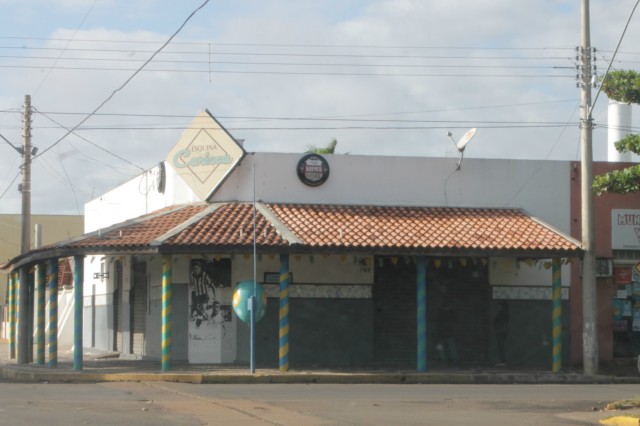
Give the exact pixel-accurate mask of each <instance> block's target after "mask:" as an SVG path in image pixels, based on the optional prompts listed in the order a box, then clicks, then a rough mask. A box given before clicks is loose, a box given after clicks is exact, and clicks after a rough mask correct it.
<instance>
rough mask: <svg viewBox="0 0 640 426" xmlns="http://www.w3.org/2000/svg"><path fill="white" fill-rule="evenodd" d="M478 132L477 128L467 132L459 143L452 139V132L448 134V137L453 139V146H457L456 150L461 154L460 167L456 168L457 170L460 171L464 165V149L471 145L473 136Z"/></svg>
mask: <svg viewBox="0 0 640 426" xmlns="http://www.w3.org/2000/svg"><path fill="white" fill-rule="evenodd" d="M476 130H478V129H476V128H475V127H474V128H473V129H469V130H467V132H466V133H465V134H464V135H462V137H461V138H460V139H459V140H458V142H457V143H456V141H454V140H453V138H452V137H451V132H447V136H449V138H450V139H451V142H453V144H454V145H455V146H456V149H457V150H458V152H459V153H460V160H459V161H458V166H457V167H456V170H460V165H461V164H462V158H463V157H464V149H465V147H466V146H467V144H468V143H469V141H470V140H471V139H473V136H474V135H475V134H476Z"/></svg>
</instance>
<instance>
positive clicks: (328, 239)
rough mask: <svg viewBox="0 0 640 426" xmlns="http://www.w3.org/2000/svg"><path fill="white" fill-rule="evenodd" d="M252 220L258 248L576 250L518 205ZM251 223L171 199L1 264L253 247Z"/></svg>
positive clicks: (242, 214) (283, 210) (235, 208)
mask: <svg viewBox="0 0 640 426" xmlns="http://www.w3.org/2000/svg"><path fill="white" fill-rule="evenodd" d="M255 221H256V243H257V245H258V246H259V247H260V249H261V250H265V249H271V250H274V251H275V250H280V251H283V252H288V251H291V252H296V251H313V250H318V249H322V250H328V251H331V250H335V251H341V252H347V251H367V252H370V253H380V254H390V253H394V252H395V253H400V252H403V253H416V254H465V255H472V254H473V255H495V254H501V253H502V254H510V255H517V256H528V257H550V256H577V255H579V254H580V252H581V249H580V247H579V245H578V243H577V242H576V241H574V240H572V239H570V238H569V237H566V236H564V235H563V234H561V233H559V232H557V231H555V230H553V229H551V228H550V227H548V226H545V225H544V224H542V223H540V222H538V221H537V220H535V219H532V218H531V217H529V216H527V215H526V214H525V213H524V212H522V211H521V210H518V209H478V208H453V207H447V208H434V207H381V206H346V205H345V206H336V205H307V204H266V205H258V208H257V211H256V215H255ZM253 223H254V209H253V205H252V204H250V203H222V204H204V203H198V204H191V205H186V206H177V207H172V208H167V209H163V210H160V211H157V212H155V213H152V214H149V215H146V216H142V217H140V218H137V219H133V220H130V221H127V222H124V223H121V224H118V225H114V226H111V227H109V228H108V229H106V230H104V231H101V232H93V233H90V234H85V235H83V236H81V237H77V238H74V239H72V240H69V241H66V242H62V243H58V244H55V245H51V246H48V247H43V248H41V249H37V250H33V251H31V252H29V253H28V254H26V255H21V256H18V257H17V258H15V259H12V260H11V261H9V262H8V263H7V264H5V265H3V267H4V268H8V267H9V266H10V265H12V264H14V263H16V262H19V263H22V262H28V261H34V260H36V259H44V258H47V256H48V257H55V256H69V255H75V254H87V253H113V252H121V251H129V252H136V251H142V250H144V251H151V252H153V251H158V252H161V253H186V252H192V251H193V250H229V251H231V252H233V251H234V250H241V251H246V250H247V249H249V248H250V247H253ZM21 259H24V260H21Z"/></svg>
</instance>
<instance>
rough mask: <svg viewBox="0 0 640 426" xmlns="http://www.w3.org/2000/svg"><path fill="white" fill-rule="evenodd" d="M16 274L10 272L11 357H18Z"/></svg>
mask: <svg viewBox="0 0 640 426" xmlns="http://www.w3.org/2000/svg"><path fill="white" fill-rule="evenodd" d="M16 279H17V278H16V274H15V272H13V271H12V272H11V273H10V274H9V359H15V358H16Z"/></svg>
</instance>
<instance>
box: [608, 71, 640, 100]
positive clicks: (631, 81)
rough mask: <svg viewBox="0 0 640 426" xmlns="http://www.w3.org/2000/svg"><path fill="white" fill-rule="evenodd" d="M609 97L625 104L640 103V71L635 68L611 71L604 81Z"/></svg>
mask: <svg viewBox="0 0 640 426" xmlns="http://www.w3.org/2000/svg"><path fill="white" fill-rule="evenodd" d="M602 91H603V92H604V93H606V94H607V96H608V97H609V99H612V100H614V101H618V102H624V103H625V104H640V73H638V72H637V71H633V70H618V71H611V72H610V73H608V74H607V76H606V78H605V79H604V80H603V81H602Z"/></svg>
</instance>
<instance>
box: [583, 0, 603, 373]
mask: <svg viewBox="0 0 640 426" xmlns="http://www.w3.org/2000/svg"><path fill="white" fill-rule="evenodd" d="M589 22H590V19H589V0H582V31H581V47H580V52H579V53H580V56H581V59H582V61H581V62H582V75H581V77H582V78H581V81H580V87H581V90H582V91H581V101H580V145H581V148H582V156H581V176H580V181H581V198H582V249H583V250H584V257H583V260H582V327H583V328H582V363H583V369H584V373H585V374H587V375H596V374H598V358H599V356H598V303H597V302H598V293H597V288H596V258H595V225H594V207H593V192H592V189H591V187H592V184H593V142H592V136H593V119H592V118H591V84H592V78H593V74H592V68H591V54H592V48H591V34H590V23H589Z"/></svg>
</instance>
